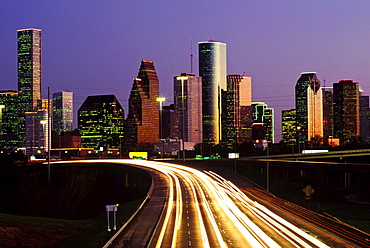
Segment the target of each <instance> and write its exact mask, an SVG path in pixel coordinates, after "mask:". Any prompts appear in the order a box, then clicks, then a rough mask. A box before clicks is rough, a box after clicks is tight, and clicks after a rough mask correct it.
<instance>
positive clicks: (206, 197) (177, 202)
mask: <svg viewBox="0 0 370 248" xmlns="http://www.w3.org/2000/svg"><path fill="white" fill-rule="evenodd" d="M74 162H75V161H74ZM79 162H83V161H79ZM85 162H95V163H96V162H103V163H109V162H111V163H124V164H130V165H132V166H136V167H140V168H143V169H146V170H149V171H150V172H152V173H153V171H156V172H157V173H160V174H161V178H162V181H163V180H164V181H166V183H167V191H166V192H165V195H166V199H167V201H166V203H165V205H164V206H163V212H162V214H161V218H159V216H158V217H152V219H158V218H159V219H160V221H159V222H158V223H159V224H158V226H157V227H156V228H155V229H148V230H147V233H146V236H151V237H152V238H151V239H146V240H145V239H144V240H142V241H141V243H140V246H139V245H136V246H135V245H133V244H134V243H135V240H131V241H130V242H131V243H130V244H127V245H122V246H121V247H146V246H147V244H148V240H150V242H149V244H148V247H323V248H327V247H329V246H328V245H326V244H324V243H323V242H321V241H319V240H318V239H316V238H314V237H312V236H310V235H309V234H307V233H306V232H304V231H302V230H301V229H300V228H298V227H296V226H295V225H293V224H292V223H290V222H288V221H286V220H284V219H283V218H281V217H280V216H278V215H276V214H275V213H273V212H272V211H270V210H269V209H267V208H266V207H265V206H263V205H261V204H259V203H258V202H257V201H254V200H251V199H250V198H249V197H247V195H246V194H244V192H242V191H241V190H240V189H239V188H238V187H236V186H235V185H234V184H233V183H231V182H230V181H227V180H225V179H224V178H222V177H221V176H219V175H217V174H216V173H213V172H210V171H201V170H197V169H194V168H190V167H186V166H183V165H177V164H171V163H162V162H154V161H142V160H141V161H140V160H90V161H88V160H85ZM154 192H155V191H154ZM154 192H153V195H154ZM162 193H163V192H162ZM151 200H152V199H150V201H149V203H148V205H147V207H145V209H146V210H148V208H149V205H150V202H151ZM143 212H144V211H143ZM148 221H149V219H148ZM145 222H146V220H144V221H143V224H145ZM135 232H136V231H135ZM137 238H140V237H139V236H137ZM336 247H341V246H336Z"/></svg>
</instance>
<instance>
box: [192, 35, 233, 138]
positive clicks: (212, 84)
mask: <svg viewBox="0 0 370 248" xmlns="http://www.w3.org/2000/svg"><path fill="white" fill-rule="evenodd" d="M198 46H199V76H200V77H202V103H203V107H202V112H203V113H202V114H203V141H204V143H208V144H219V142H220V140H221V106H222V103H221V90H226V44H225V43H222V42H218V41H212V40H210V41H205V42H199V43H198Z"/></svg>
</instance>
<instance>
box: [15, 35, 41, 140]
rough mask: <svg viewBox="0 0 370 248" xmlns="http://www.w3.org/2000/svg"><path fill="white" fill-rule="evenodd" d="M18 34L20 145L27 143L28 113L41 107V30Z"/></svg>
mask: <svg viewBox="0 0 370 248" xmlns="http://www.w3.org/2000/svg"><path fill="white" fill-rule="evenodd" d="M17 32H18V98H19V116H18V118H19V123H18V130H19V138H20V139H19V145H24V142H25V141H26V140H25V139H26V126H25V125H26V116H25V113H26V112H37V111H38V110H39V109H40V107H41V30H40V29H34V28H29V29H21V30H17Z"/></svg>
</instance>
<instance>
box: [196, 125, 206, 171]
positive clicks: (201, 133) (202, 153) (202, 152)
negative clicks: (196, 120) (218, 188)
mask: <svg viewBox="0 0 370 248" xmlns="http://www.w3.org/2000/svg"><path fill="white" fill-rule="evenodd" d="M195 131H196V132H199V133H200V135H201V136H202V148H201V149H202V151H201V154H200V155H202V161H203V164H204V142H203V132H202V131H200V130H198V129H195Z"/></svg>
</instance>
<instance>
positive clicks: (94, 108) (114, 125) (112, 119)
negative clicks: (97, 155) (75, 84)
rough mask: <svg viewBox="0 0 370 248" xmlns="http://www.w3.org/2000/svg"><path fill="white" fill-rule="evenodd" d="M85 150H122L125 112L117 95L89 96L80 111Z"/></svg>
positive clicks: (80, 124)
mask: <svg viewBox="0 0 370 248" xmlns="http://www.w3.org/2000/svg"><path fill="white" fill-rule="evenodd" d="M78 130H79V132H80V135H81V142H82V147H83V148H96V147H103V148H104V149H106V148H121V142H122V138H123V134H124V111H123V108H122V106H121V104H120V103H119V102H118V100H117V98H116V96H115V95H97V96H88V97H87V98H86V100H85V101H84V102H83V104H82V105H81V107H80V108H79V109H78Z"/></svg>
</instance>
